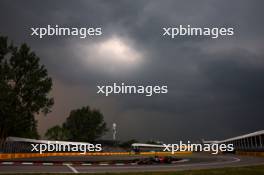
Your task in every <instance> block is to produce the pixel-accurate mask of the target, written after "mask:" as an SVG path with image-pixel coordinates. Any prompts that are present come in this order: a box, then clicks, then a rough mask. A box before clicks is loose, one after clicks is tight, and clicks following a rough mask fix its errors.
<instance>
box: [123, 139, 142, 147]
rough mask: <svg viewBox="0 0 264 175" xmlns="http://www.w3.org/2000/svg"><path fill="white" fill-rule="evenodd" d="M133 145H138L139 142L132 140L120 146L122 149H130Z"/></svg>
mask: <svg viewBox="0 0 264 175" xmlns="http://www.w3.org/2000/svg"><path fill="white" fill-rule="evenodd" d="M133 143H138V141H137V140H136V139H131V140H128V141H125V142H122V143H121V144H120V147H123V148H130V147H131V145H132V144H133Z"/></svg>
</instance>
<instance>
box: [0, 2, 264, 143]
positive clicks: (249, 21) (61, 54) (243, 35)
mask: <svg viewBox="0 0 264 175" xmlns="http://www.w3.org/2000/svg"><path fill="white" fill-rule="evenodd" d="M263 7H264V1H261V0H259V1H258V0H246V1H238V0H237V1H229V0H222V1H218V0H208V1H205V0H202V1H197V0H187V1H186V0H182V1H175V0H171V1H170V0H160V1H156V0H148V1H143V0H142V1H139V0H130V1H128V0H115V1H114V0H105V1H99V0H93V1H92V0H89V1H84V0H83V1H53V0H49V1H40V0H29V1H20V0H17V1H13V0H2V1H1V2H0V21H1V25H0V35H4V36H8V37H9V38H10V40H13V41H14V42H15V43H16V44H21V43H23V42H26V43H27V44H28V45H30V47H31V48H32V50H34V51H35V52H36V54H37V55H38V56H39V57H40V59H41V63H42V64H44V65H45V66H46V68H47V69H48V72H49V75H50V76H51V77H52V79H53V83H54V85H53V90H52V95H53V97H54V100H55V105H54V106H53V109H52V112H51V113H50V114H48V115H47V116H46V117H44V116H38V127H39V131H40V133H41V134H42V135H43V133H44V132H45V131H46V129H47V128H49V127H52V126H54V125H56V124H61V123H62V122H64V121H65V119H66V118H67V117H68V115H69V112H70V110H72V109H76V108H80V107H82V106H86V105H89V106H91V107H92V108H96V109H100V110H101V111H102V113H103V114H104V116H105V120H106V121H107V124H108V127H109V128H111V125H112V123H113V122H116V123H117V130H118V133H117V138H118V139H121V140H127V139H131V138H137V139H140V140H142V141H144V140H149V139H156V140H162V141H165V142H172V143H174V142H176V141H177V140H179V139H184V140H198V139H201V138H205V139H225V138H228V137H232V136H236V135H241V134H245V133H248V132H253V131H256V130H261V129H264V128H263V123H264V51H263V50H264V43H263V41H264V35H263V27H264V20H263V17H264V11H263ZM48 24H50V25H55V24H58V25H60V26H69V27H73V26H74V27H102V31H103V35H102V36H99V37H94V38H93V39H90V38H86V39H80V38H76V37H48V38H44V39H37V38H36V37H32V36H30V33H31V31H30V28H31V27H41V26H43V27H44V26H47V25H48ZM180 24H182V25H187V24H190V25H193V26H200V27H205V26H207V27H233V28H234V30H235V35H234V36H230V37H221V38H219V39H211V38H208V37H199V38H192V37H181V38H178V39H168V38H164V37H162V33H163V31H162V27H168V26H177V25H180ZM113 42H118V44H121V45H122V47H124V48H125V50H126V53H125V55H126V56H124V55H115V54H116V53H112V49H111V47H112V46H111V45H112V44H113ZM103 46H107V47H108V46H109V47H110V49H108V50H107V49H106V51H104V52H100V51H99V50H98V49H99V48H100V47H103ZM114 82H116V83H121V82H125V83H126V84H130V85H167V86H168V90H169V92H168V94H161V95H154V96H152V97H145V96H142V95H112V96H109V97H104V96H102V95H98V94H96V91H97V88H96V86H97V85H99V84H100V85H103V84H111V83H114ZM105 138H110V134H108V136H106V137H105Z"/></svg>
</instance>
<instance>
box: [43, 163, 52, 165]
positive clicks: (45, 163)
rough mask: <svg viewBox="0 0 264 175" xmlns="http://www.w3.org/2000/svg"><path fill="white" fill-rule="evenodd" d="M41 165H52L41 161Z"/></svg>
mask: <svg viewBox="0 0 264 175" xmlns="http://www.w3.org/2000/svg"><path fill="white" fill-rule="evenodd" d="M42 165H53V163H42Z"/></svg>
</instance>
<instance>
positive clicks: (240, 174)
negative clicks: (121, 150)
mask: <svg viewBox="0 0 264 175" xmlns="http://www.w3.org/2000/svg"><path fill="white" fill-rule="evenodd" d="M25 174H26V173H25ZM48 174H49V173H30V175H48ZM55 174H56V173H53V174H49V175H55ZM69 174H71V173H67V174H64V175H69ZM84 174H86V173H84ZM262 174H263V175H264V165H259V166H247V167H236V168H219V169H207V170H187V171H178V172H145V173H96V174H90V173H89V175H262ZM1 175H2V174H1ZM58 175H63V173H58ZM87 175H88V174H87Z"/></svg>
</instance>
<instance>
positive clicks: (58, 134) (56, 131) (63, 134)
mask: <svg viewBox="0 0 264 175" xmlns="http://www.w3.org/2000/svg"><path fill="white" fill-rule="evenodd" d="M45 137H47V139H49V140H67V131H66V129H65V128H64V127H61V126H59V125H56V126H53V127H51V128H49V129H48V130H47V132H46V133H45Z"/></svg>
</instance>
